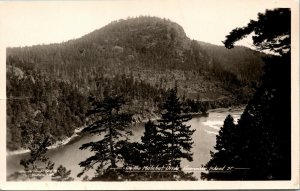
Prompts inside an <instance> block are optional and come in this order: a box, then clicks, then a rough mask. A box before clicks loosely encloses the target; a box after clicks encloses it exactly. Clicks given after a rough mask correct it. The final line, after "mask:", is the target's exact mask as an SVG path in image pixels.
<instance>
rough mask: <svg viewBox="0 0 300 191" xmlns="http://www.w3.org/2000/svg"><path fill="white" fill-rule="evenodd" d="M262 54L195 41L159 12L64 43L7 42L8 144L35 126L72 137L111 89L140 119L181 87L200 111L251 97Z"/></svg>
mask: <svg viewBox="0 0 300 191" xmlns="http://www.w3.org/2000/svg"><path fill="white" fill-rule="evenodd" d="M200 30H201V29H200ZM261 57H262V55H261V54H259V53H257V52H255V51H253V50H251V49H248V48H245V47H239V48H237V49H234V50H227V49H225V48H223V47H219V46H215V45H209V44H206V43H203V42H197V41H194V40H190V39H189V38H188V37H187V36H186V34H185V32H184V30H183V28H182V27H181V26H179V25H178V24H176V23H174V22H171V21H170V20H166V19H160V18H156V17H138V18H131V19H127V20H119V21H115V22H112V23H110V24H108V25H107V26H105V27H103V28H101V29H98V30H96V31H94V32H91V33H89V34H87V35H85V36H83V37H82V38H79V39H75V40H70V41H67V42H64V43H60V44H50V45H36V46H32V47H24V48H7V63H6V64H7V97H8V102H7V105H8V107H7V108H8V109H7V118H8V120H7V121H8V122H7V128H8V148H9V149H11V150H14V149H18V148H20V147H22V145H24V143H22V142H21V137H22V136H21V132H22V131H23V130H24V129H26V128H28V126H34V127H38V128H34V129H39V130H38V131H41V132H42V131H45V129H47V132H49V133H50V134H51V135H53V136H54V138H55V140H59V139H63V138H64V137H68V136H70V134H72V133H73V132H74V129H75V128H76V127H78V126H81V125H84V124H86V123H88V121H86V119H85V116H84V113H85V112H86V110H87V108H88V107H89V105H88V100H89V99H90V98H93V99H94V98H96V99H102V98H103V97H104V96H106V95H111V94H122V95H123V96H124V97H125V99H126V100H127V101H128V107H127V109H128V110H129V111H130V112H133V113H135V114H136V116H138V119H137V120H140V119H142V118H149V117H151V116H153V115H155V113H157V110H158V109H159V107H158V104H159V103H160V101H162V100H163V99H164V92H165V91H166V90H167V89H168V88H172V87H174V86H175V85H176V86H177V87H178V92H179V94H180V96H181V97H182V99H183V101H184V102H186V105H187V107H188V108H191V107H193V108H196V109H193V111H197V110H198V109H201V107H200V108H199V107H194V106H195V104H196V105H199V104H200V105H201V104H202V105H203V104H204V103H205V107H206V109H207V108H209V107H210V108H211V107H225V106H229V105H234V104H242V103H245V102H246V101H247V100H248V98H249V97H250V96H251V94H252V92H253V89H252V88H251V84H253V83H254V84H256V83H259V80H258V79H259V76H260V75H261V73H260V71H261V70H260V68H261V67H262V63H263V62H262V59H261ZM24 97H26V98H28V99H23V98H24ZM18 98H22V99H18ZM202 109H203V108H202ZM20 113H21V114H20ZM22 129H23V130H22Z"/></svg>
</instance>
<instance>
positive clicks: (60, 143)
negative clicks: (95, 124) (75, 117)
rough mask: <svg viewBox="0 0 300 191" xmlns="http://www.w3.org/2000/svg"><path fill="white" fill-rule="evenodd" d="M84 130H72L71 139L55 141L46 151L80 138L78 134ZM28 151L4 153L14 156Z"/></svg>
mask: <svg viewBox="0 0 300 191" xmlns="http://www.w3.org/2000/svg"><path fill="white" fill-rule="evenodd" d="M83 129H84V127H79V128H76V129H75V130H74V134H73V135H72V136H71V137H67V138H65V139H63V140H61V141H56V142H55V143H54V144H52V145H50V146H49V147H47V149H48V150H52V149H57V148H58V147H61V146H64V145H66V144H68V143H69V142H70V141H72V140H73V139H74V138H76V137H78V136H80V135H79V133H80V132H81V131H82V130H83ZM29 152H30V150H29V149H19V150H15V151H6V156H7V157H8V156H14V155H21V154H26V153H29Z"/></svg>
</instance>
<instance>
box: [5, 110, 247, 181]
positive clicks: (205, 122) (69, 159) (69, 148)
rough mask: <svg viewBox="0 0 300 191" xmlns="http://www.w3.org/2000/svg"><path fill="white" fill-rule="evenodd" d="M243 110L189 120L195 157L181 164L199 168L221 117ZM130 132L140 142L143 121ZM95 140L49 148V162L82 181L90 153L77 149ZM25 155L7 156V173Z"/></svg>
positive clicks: (214, 112) (206, 158)
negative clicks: (85, 162) (66, 170)
mask: <svg viewBox="0 0 300 191" xmlns="http://www.w3.org/2000/svg"><path fill="white" fill-rule="evenodd" d="M243 109H244V108H235V109H224V108H222V109H214V110H211V111H210V112H209V115H208V116H195V117H193V118H192V119H191V120H190V121H188V122H187V124H188V125H191V128H192V129H196V131H195V132H194V134H193V141H194V144H193V148H192V150H191V151H192V152H193V153H194V155H193V158H194V160H193V161H192V162H188V161H186V160H183V161H182V167H191V168H200V167H201V165H202V164H205V163H206V162H208V161H209V159H210V151H213V150H214V148H213V147H214V146H215V143H216V135H217V134H218V131H219V129H220V127H221V126H222V125H223V121H224V119H225V118H226V116H227V115H228V114H231V115H232V116H233V117H234V119H235V120H237V119H238V118H239V117H240V115H241V114H242V112H243ZM132 132H133V134H134V135H133V136H131V137H130V140H131V141H132V142H134V141H141V136H142V135H143V133H144V126H143V124H139V125H135V126H133V127H132ZM97 140H99V136H85V137H81V138H79V139H76V140H73V141H71V142H70V143H68V144H67V145H64V146H60V147H58V148H56V149H52V150H49V151H48V157H49V158H50V160H51V161H53V162H55V168H56V167H57V166H58V165H60V164H62V165H63V166H65V167H66V168H67V169H70V170H71V171H72V174H71V176H72V177H74V178H75V180H76V179H77V180H81V179H79V178H77V177H76V175H77V174H78V173H79V172H80V171H81V167H79V165H78V163H79V162H81V161H83V160H85V159H86V158H87V157H89V156H91V155H92V154H93V153H91V152H90V151H88V150H79V147H80V146H81V145H82V144H84V143H87V142H91V141H97ZM28 156H29V154H18V155H11V156H7V157H6V159H7V175H10V174H12V173H13V172H16V171H19V170H23V168H22V166H20V164H19V163H20V160H21V159H22V158H25V157H28ZM85 175H88V176H89V177H93V175H94V172H93V171H92V170H90V172H87V173H85V174H84V175H83V176H85ZM194 175H195V176H196V177H197V178H198V179H199V176H200V172H195V173H194Z"/></svg>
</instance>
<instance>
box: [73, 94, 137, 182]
mask: <svg viewBox="0 0 300 191" xmlns="http://www.w3.org/2000/svg"><path fill="white" fill-rule="evenodd" d="M123 104H124V101H123V99H122V98H121V97H120V96H115V97H106V98H104V100H103V101H101V102H97V101H94V102H93V109H92V110H90V111H89V112H88V114H87V115H98V118H97V120H96V121H95V122H93V123H92V124H91V125H89V126H88V127H86V128H85V129H84V130H83V132H87V133H91V134H99V135H104V137H103V138H102V139H101V140H99V141H97V142H89V143H86V144H83V145H82V146H81V147H80V149H81V150H83V149H90V150H91V151H93V152H95V155H93V156H91V157H89V158H87V159H86V160H85V161H82V162H80V163H79V165H80V166H81V167H83V168H84V169H83V171H82V172H81V173H79V174H78V176H79V177H80V176H81V175H82V174H83V173H84V172H85V171H87V170H89V169H91V168H93V166H94V165H95V164H99V165H98V167H97V169H96V172H97V175H96V177H95V178H96V179H97V178H100V179H101V178H111V179H115V178H117V175H116V174H115V171H114V169H116V168H117V167H118V159H119V158H120V157H121V156H120V149H121V147H122V145H121V144H120V141H122V142H123V143H124V141H125V142H126V141H127V140H128V138H127V135H130V134H131V131H130V130H128V127H129V125H130V124H131V117H132V115H131V114H127V113H124V112H121V108H122V105H123ZM99 115H100V116H99ZM105 174H106V175H107V176H106V177H105V176H103V175H105Z"/></svg>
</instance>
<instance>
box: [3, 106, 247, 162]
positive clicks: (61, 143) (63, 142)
mask: <svg viewBox="0 0 300 191" xmlns="http://www.w3.org/2000/svg"><path fill="white" fill-rule="evenodd" d="M245 107H246V105H238V106H233V107H228V108H222V107H221V108H215V109H209V110H207V112H206V113H201V112H196V113H188V114H190V115H192V117H196V116H207V115H209V113H210V112H225V111H228V110H231V109H232V111H234V110H240V109H243V108H245ZM157 119H159V117H158V116H155V117H154V118H152V119H151V120H157ZM147 121H148V119H142V120H141V121H139V122H134V123H133V125H136V124H138V123H146V122H147ZM83 129H84V126H82V127H79V128H76V129H75V130H74V134H73V135H72V136H71V137H67V138H65V139H63V140H61V141H57V142H55V143H54V144H53V145H50V146H49V147H47V148H48V149H49V150H52V149H56V148H58V147H61V146H64V145H67V144H68V143H69V142H71V141H72V140H73V139H74V138H76V137H79V136H81V135H80V132H81V131H82V130H83ZM29 152H30V150H29V149H19V150H15V151H7V152H6V156H7V157H8V156H14V155H21V154H26V153H29Z"/></svg>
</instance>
